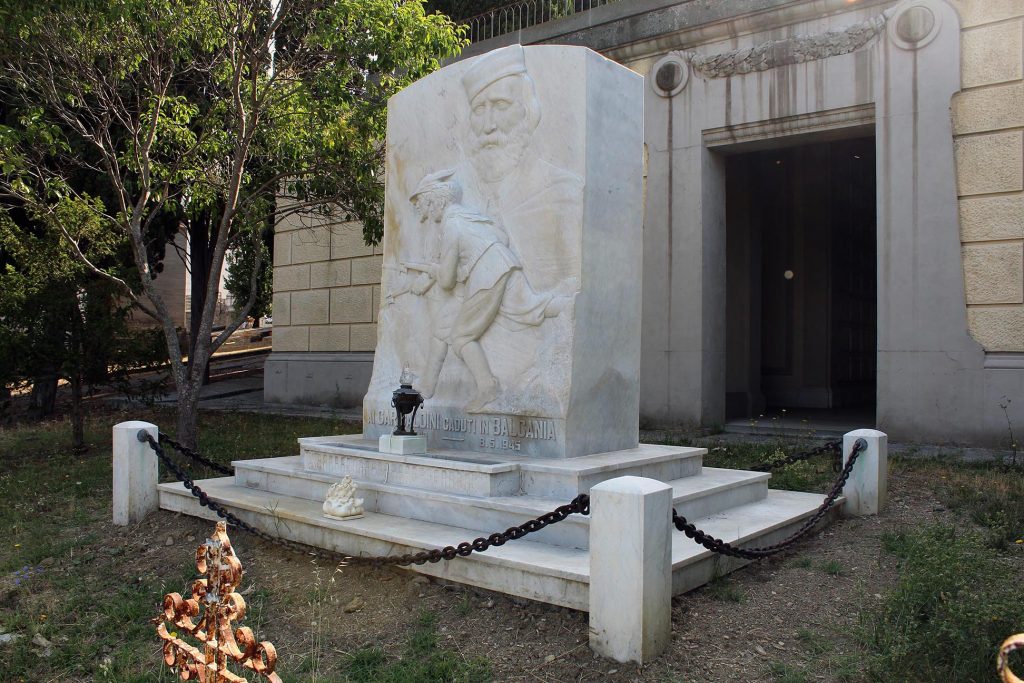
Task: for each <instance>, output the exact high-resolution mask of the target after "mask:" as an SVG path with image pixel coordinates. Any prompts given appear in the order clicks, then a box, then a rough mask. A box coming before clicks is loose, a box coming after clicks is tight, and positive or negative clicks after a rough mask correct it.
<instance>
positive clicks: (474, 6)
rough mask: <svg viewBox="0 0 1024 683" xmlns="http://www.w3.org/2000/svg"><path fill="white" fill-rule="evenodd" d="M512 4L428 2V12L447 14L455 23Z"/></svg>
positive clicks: (497, 1)
mask: <svg viewBox="0 0 1024 683" xmlns="http://www.w3.org/2000/svg"><path fill="white" fill-rule="evenodd" d="M508 4H510V0H428V2H427V3H426V5H427V9H428V11H433V12H441V13H443V14H447V15H448V16H449V17H451V18H452V19H454V20H455V21H462V20H463V19H468V18H470V17H473V16H476V15H477V14H483V13H484V12H488V11H490V10H492V9H496V8H498V7H504V6H505V5H508Z"/></svg>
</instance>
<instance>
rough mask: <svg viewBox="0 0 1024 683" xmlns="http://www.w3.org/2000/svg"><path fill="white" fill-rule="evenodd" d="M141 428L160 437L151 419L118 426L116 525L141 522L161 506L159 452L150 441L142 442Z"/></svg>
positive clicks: (115, 497)
mask: <svg viewBox="0 0 1024 683" xmlns="http://www.w3.org/2000/svg"><path fill="white" fill-rule="evenodd" d="M140 429H144V430H146V431H147V432H149V433H150V434H152V435H153V438H154V439H156V438H159V435H160V430H159V429H158V428H157V426H156V425H154V424H150V423H148V422H139V421H136V420H133V421H131V422H122V423H120V424H116V425H114V524H117V525H118V526H127V525H129V524H134V523H136V522H139V521H141V520H142V518H143V517H145V516H146V515H147V514H149V513H150V512H152V511H153V510H156V509H157V508H159V507H160V499H159V497H158V495H157V490H156V486H157V483H158V481H159V477H160V470H159V467H158V461H157V458H156V453H154V452H153V449H152V448H150V446H149V444H148V443H144V442H142V441H139V430H140Z"/></svg>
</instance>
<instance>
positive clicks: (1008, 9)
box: [953, 0, 1024, 352]
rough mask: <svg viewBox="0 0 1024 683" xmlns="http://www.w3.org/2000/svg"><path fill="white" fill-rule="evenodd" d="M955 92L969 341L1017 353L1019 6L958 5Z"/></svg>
mask: <svg viewBox="0 0 1024 683" xmlns="http://www.w3.org/2000/svg"><path fill="white" fill-rule="evenodd" d="M953 4H954V5H955V6H956V8H957V10H958V11H959V13H960V18H961V21H962V42H961V60H962V66H961V76H962V85H963V89H962V91H961V92H960V93H959V94H957V96H956V97H954V99H953V133H954V137H955V148H956V161H957V186H958V188H957V191H958V194H959V196H960V231H961V241H962V243H963V264H964V285H965V292H966V295H967V314H968V320H969V325H970V331H971V334H972V335H973V336H974V338H975V339H976V340H977V341H978V342H979V343H980V344H982V346H984V347H985V349H986V350H987V351H996V352H1024V2H1021V0H957V1H956V2H954V3H953Z"/></svg>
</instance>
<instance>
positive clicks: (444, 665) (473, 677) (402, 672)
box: [348, 611, 491, 683]
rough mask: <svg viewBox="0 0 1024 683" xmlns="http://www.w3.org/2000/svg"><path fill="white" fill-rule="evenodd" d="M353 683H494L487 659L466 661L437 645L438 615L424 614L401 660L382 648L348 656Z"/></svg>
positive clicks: (415, 625)
mask: <svg viewBox="0 0 1024 683" xmlns="http://www.w3.org/2000/svg"><path fill="white" fill-rule="evenodd" d="M348 680H350V681H351V682H352V683H484V682H486V681H490V680H491V671H490V665H489V664H488V662H487V660H485V659H466V658H463V657H462V656H460V655H459V654H457V653H455V652H452V651H451V650H443V649H441V648H439V647H438V643H437V615H436V614H434V613H433V612H429V611H423V612H420V614H419V615H418V616H417V617H416V621H415V623H414V624H413V628H412V631H411V633H410V635H409V639H408V642H407V643H406V646H405V650H404V652H403V653H402V655H401V656H400V657H398V658H397V659H392V658H389V657H388V656H387V654H385V652H384V651H383V650H381V649H380V648H364V649H362V650H357V651H356V652H354V653H352V654H351V655H350V656H349V660H348Z"/></svg>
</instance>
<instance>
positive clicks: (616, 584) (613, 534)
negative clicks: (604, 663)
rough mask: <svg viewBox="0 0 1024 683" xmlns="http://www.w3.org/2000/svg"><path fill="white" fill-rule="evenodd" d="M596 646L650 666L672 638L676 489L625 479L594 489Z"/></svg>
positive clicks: (593, 617) (592, 564) (592, 616)
mask: <svg viewBox="0 0 1024 683" xmlns="http://www.w3.org/2000/svg"><path fill="white" fill-rule="evenodd" d="M590 520H591V521H590V647H591V649H593V650H594V651H595V652H597V653H598V654H600V655H603V656H605V657H609V658H611V659H614V660H615V661H618V662H638V663H641V664H643V663H646V662H649V661H651V660H652V659H654V658H655V657H657V656H658V655H659V654H661V653H662V652H663V651H664V650H665V648H666V647H668V643H669V639H670V638H671V635H672V487H671V486H669V485H668V484H665V483H663V482H660V481H655V480H654V479H646V478H643V477H619V478H618V479H610V480H608V481H605V482H602V483H600V484H598V485H597V486H594V487H593V488H592V489H590Z"/></svg>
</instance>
